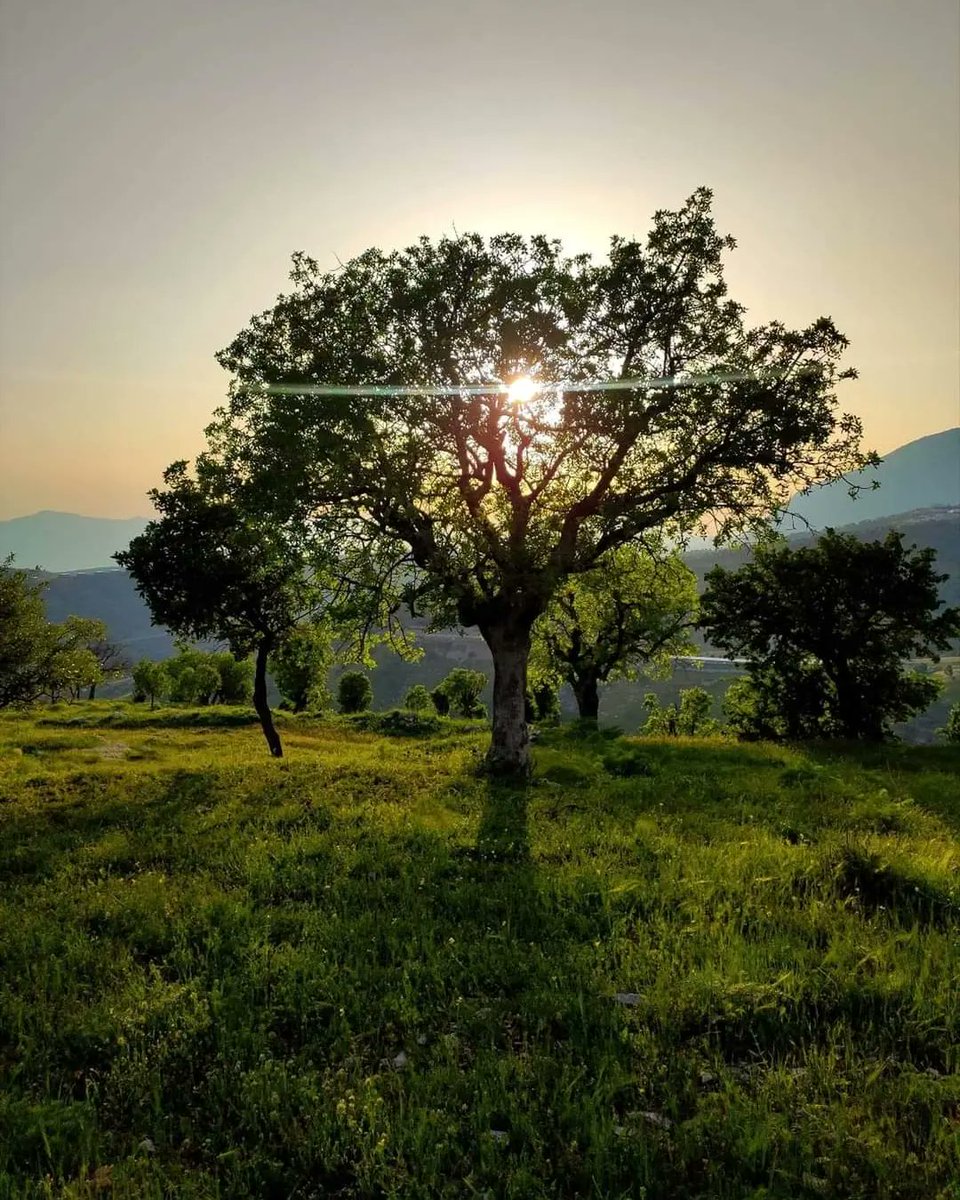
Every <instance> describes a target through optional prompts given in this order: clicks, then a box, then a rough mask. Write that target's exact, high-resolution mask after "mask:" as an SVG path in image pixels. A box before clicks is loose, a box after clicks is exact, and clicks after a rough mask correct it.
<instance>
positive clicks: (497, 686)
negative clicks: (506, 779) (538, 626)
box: [480, 615, 531, 777]
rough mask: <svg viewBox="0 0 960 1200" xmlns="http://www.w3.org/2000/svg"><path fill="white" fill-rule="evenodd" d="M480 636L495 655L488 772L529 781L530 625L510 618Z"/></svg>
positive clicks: (483, 627)
mask: <svg viewBox="0 0 960 1200" xmlns="http://www.w3.org/2000/svg"><path fill="white" fill-rule="evenodd" d="M480 632H481V633H482V634H483V639H484V641H485V642H486V643H487V645H488V646H489V647H490V653H491V654H492V655H493V737H492V739H491V742H490V749H489V750H488V751H487V759H486V764H487V770H488V771H489V772H490V773H491V774H493V775H516V776H520V777H526V776H528V775H529V774H530V770H531V757H530V731H529V730H528V728H527V720H526V704H525V699H526V693H527V661H528V659H529V658H530V622H529V621H527V620H525V619H518V618H517V617H515V616H512V615H507V617H506V619H505V620H504V621H502V622H499V623H497V624H495V625H494V624H491V625H486V624H485V625H482V626H481V627H480Z"/></svg>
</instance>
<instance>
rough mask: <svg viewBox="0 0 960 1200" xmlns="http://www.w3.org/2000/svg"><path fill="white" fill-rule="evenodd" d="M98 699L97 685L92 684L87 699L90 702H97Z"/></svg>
mask: <svg viewBox="0 0 960 1200" xmlns="http://www.w3.org/2000/svg"><path fill="white" fill-rule="evenodd" d="M96 698H97V685H96V684H95V683H91V684H90V691H89V692H87V699H88V700H96Z"/></svg>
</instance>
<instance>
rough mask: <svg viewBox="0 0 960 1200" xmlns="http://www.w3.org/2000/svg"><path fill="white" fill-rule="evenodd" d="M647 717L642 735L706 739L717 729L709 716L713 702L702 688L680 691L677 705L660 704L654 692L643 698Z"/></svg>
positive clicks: (717, 726)
mask: <svg viewBox="0 0 960 1200" xmlns="http://www.w3.org/2000/svg"><path fill="white" fill-rule="evenodd" d="M643 707H644V708H645V709H646V710H647V712H648V713H649V714H650V715H649V716H648V717H647V720H646V722H645V724H644V726H643V728H642V729H641V730H640V732H641V733H645V734H652V735H653V736H660V737H663V736H664V735H666V736H668V737H709V736H710V735H711V734H715V733H718V732H719V730H720V726H719V725H718V724H717V722H716V721H714V720H713V718H712V717H711V716H710V710H711V709H712V707H713V699H712V697H711V696H710V694H709V693H708V692H705V691H704V690H703V688H681V689H680V701H679V704H666V705H661V704H660V701H659V700H658V699H657V697H656V696H655V695H654V693H653V692H647V694H646V696H644V698H643Z"/></svg>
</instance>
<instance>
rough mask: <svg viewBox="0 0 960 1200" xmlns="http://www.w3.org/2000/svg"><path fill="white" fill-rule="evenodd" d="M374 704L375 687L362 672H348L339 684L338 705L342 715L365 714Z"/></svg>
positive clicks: (342, 676)
mask: <svg viewBox="0 0 960 1200" xmlns="http://www.w3.org/2000/svg"><path fill="white" fill-rule="evenodd" d="M372 703H373V687H372V686H371V684H370V680H369V679H368V678H367V677H366V675H364V673H363V672H362V671H347V673H346V674H345V675H341V676H340V682H339V683H338V684H337V704H338V705H339V708H340V711H341V712H342V713H359V712H365V711H366V710H367V709H368V708H369V707H370V706H371V704H372Z"/></svg>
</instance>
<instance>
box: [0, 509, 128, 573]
mask: <svg viewBox="0 0 960 1200" xmlns="http://www.w3.org/2000/svg"><path fill="white" fill-rule="evenodd" d="M146 524H147V518H146V517H129V518H126V519H121V520H116V519H113V518H110V517H81V516H78V515H77V514H76V513H62V512H38V513H34V514H33V515H32V516H29V517H14V518H13V520H10V521H0V561H2V560H3V559H4V558H6V557H7V555H8V554H13V555H14V562H15V565H16V566H18V567H41V568H42V569H43V570H44V571H54V572H60V571H90V570H96V569H98V568H99V569H104V568H106V569H115V566H116V564H115V563H114V562H113V559H112V555H113V554H115V553H116V551H117V550H123V549H125V548H126V547H127V546H128V545H129V544H130V540H131V539H132V538H135V537H137V535H138V534H141V533H143V530H144V528H145V526H146Z"/></svg>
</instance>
